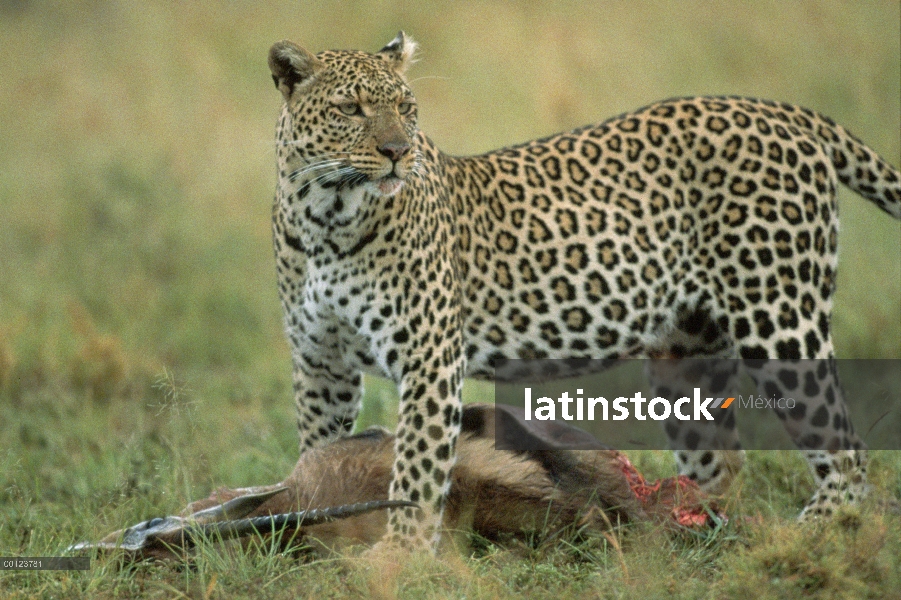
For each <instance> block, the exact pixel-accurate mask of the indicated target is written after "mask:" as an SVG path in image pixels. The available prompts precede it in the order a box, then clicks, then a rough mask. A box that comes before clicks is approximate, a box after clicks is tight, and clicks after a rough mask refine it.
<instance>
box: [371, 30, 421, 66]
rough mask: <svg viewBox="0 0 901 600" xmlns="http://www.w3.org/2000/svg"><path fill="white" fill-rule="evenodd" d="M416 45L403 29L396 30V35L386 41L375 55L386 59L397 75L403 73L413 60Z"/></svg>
mask: <svg viewBox="0 0 901 600" xmlns="http://www.w3.org/2000/svg"><path fill="white" fill-rule="evenodd" d="M417 48H418V45H417V44H416V42H414V41H413V38H411V37H410V36H409V35H407V34H406V33H404V32H403V31H400V32H398V34H397V37H395V38H394V39H393V40H391V41H390V42H388V43H387V44H386V45H385V47H384V48H382V49H381V50H379V51H378V53H377V55H378V56H381V57H382V58H383V59H385V60H386V61H388V63H389V64H390V65H391V66H392V67H394V70H395V71H397V73H398V74H399V75H403V74H404V73H405V72H406V70H407V68H408V67H409V66H410V65H412V64H413V63H414V62H415V60H416V59H415V58H414V57H413V55H414V54H416V49H417Z"/></svg>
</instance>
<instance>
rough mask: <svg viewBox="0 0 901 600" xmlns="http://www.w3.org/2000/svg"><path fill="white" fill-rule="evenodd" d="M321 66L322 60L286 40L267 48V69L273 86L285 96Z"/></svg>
mask: <svg viewBox="0 0 901 600" xmlns="http://www.w3.org/2000/svg"><path fill="white" fill-rule="evenodd" d="M322 67H323V64H322V61H320V60H319V59H318V58H316V57H315V56H313V55H312V54H310V53H309V52H307V51H306V50H304V49H303V48H301V47H300V46H298V45H297V44H295V43H294V42H289V41H288V40H282V41H280V42H276V43H274V44H273V45H272V48H270V49H269V70H270V71H272V81H274V82H275V87H277V88H278V90H279V91H280V92H281V93H282V96H284V97H285V101H288V100H290V99H291V94H293V93H294V91H295V89H297V86H298V85H299V84H303V83H306V82H308V81H309V80H310V79H311V78H312V77H313V75H315V74H316V72H317V71H319V70H320V69H321V68H322Z"/></svg>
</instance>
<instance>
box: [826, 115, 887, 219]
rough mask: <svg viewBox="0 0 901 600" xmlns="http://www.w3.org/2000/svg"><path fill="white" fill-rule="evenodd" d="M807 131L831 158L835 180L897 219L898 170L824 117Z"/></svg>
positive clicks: (842, 128)
mask: <svg viewBox="0 0 901 600" xmlns="http://www.w3.org/2000/svg"><path fill="white" fill-rule="evenodd" d="M810 128H811V130H812V131H813V132H814V133H815V134H816V136H817V137H818V138H819V139H820V140H821V141H822V142H824V144H823V145H824V146H825V147H826V148H827V149H828V151H829V153H830V155H831V156H832V164H833V165H834V166H835V170H836V173H837V174H838V179H839V181H841V182H842V183H843V184H845V185H846V186H848V187H849V188H851V189H852V190H854V191H855V192H857V193H858V194H860V195H861V196H863V197H864V198H867V199H868V200H870V201H871V202H873V203H874V204H875V205H876V206H878V207H879V208H881V209H882V210H884V211H885V212H887V213H888V214H890V215H892V216H893V217H895V218H896V219H901V171H899V170H898V169H896V168H895V167H893V166H892V165H890V164H889V163H888V162H887V161H886V160H885V159H883V158H882V157H881V156H879V155H878V154H876V152H875V151H874V150H872V149H871V148H869V147H868V146H867V145H866V144H864V143H863V142H862V141H860V140H859V139H857V138H856V137H855V136H854V135H852V134H851V133H850V132H849V131H848V130H847V129H845V128H844V127H842V126H841V125H838V124H837V123H835V122H834V121H832V120H831V119H829V118H828V117H825V116H823V115H816V122H815V123H812V124H811V127H810Z"/></svg>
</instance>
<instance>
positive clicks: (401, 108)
mask: <svg viewBox="0 0 901 600" xmlns="http://www.w3.org/2000/svg"><path fill="white" fill-rule="evenodd" d="M414 106H416V105H415V104H413V103H412V102H410V101H404V102H401V103H400V104H398V105H397V113H398V114H400V115H408V114H410V113H411V112H413V107H414Z"/></svg>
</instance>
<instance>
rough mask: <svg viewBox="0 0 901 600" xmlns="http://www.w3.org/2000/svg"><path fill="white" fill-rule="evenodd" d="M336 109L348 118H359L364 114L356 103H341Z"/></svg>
mask: <svg viewBox="0 0 901 600" xmlns="http://www.w3.org/2000/svg"><path fill="white" fill-rule="evenodd" d="M335 107H336V108H337V109H338V110H339V111H341V114H342V115H347V116H348V117H357V116H360V115H362V114H363V109H362V108H361V107H360V105H359V104H357V103H356V102H340V103H338V104H336V105H335Z"/></svg>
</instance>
